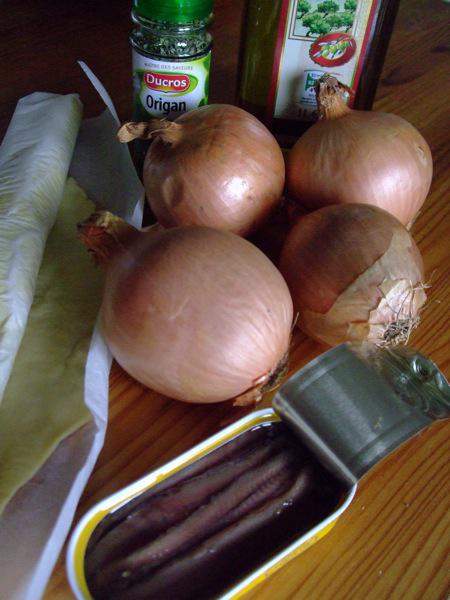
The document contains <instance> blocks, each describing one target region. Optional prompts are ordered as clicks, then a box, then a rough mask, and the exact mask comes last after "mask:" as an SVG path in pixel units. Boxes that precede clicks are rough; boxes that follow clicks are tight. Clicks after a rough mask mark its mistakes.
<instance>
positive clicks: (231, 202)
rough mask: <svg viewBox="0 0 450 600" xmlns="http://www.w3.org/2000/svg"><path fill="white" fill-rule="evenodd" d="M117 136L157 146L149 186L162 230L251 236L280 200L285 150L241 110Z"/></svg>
mask: <svg viewBox="0 0 450 600" xmlns="http://www.w3.org/2000/svg"><path fill="white" fill-rule="evenodd" d="M118 136H119V139H120V140H121V141H123V142H129V141H131V140H133V139H135V138H137V137H139V138H142V139H149V138H152V139H153V140H154V141H153V143H152V144H151V145H150V148H149V150H148V152H147V155H146V157H145V161H144V172H143V180H144V187H145V191H146V195H147V199H148V201H149V204H150V206H151V208H152V210H153V213H154V214H155V216H156V218H157V219H158V221H159V222H160V223H161V225H163V226H164V227H174V226H178V225H206V226H209V227H214V228H215V229H221V230H224V231H231V232H233V233H236V234H238V235H248V234H250V233H252V232H254V231H256V230H257V229H258V227H259V226H260V225H261V224H262V223H264V221H265V220H266V219H267V218H268V216H269V215H270V213H271V212H272V210H273V209H274V207H275V206H276V205H277V204H278V202H279V200H280V198H281V194H282V191H283V186H284V177H285V166H284V159H283V155H282V152H281V149H280V147H279V146H278V143H277V142H276V140H275V138H274V137H273V135H272V134H271V133H270V132H269V130H268V129H267V128H266V127H265V126H264V125H263V124H262V123H260V122H259V121H258V120H257V119H256V118H255V117H253V115H250V114H249V113H248V112H246V111H244V110H242V109H240V108H237V107H236V106H231V105H227V104H211V105H209V106H202V107H201V108H197V109H195V110H192V111H190V112H188V113H185V114H183V115H182V116H181V117H178V119H176V120H175V121H174V122H170V121H166V120H159V119H153V120H151V121H149V122H148V123H126V124H125V125H123V126H122V127H121V129H120V130H119V133H118Z"/></svg>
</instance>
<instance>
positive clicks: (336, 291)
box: [280, 204, 426, 346]
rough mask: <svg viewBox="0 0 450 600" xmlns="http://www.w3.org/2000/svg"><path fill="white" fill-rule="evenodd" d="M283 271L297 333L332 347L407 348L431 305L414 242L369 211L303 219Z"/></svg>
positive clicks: (331, 209)
mask: <svg viewBox="0 0 450 600" xmlns="http://www.w3.org/2000/svg"><path fill="white" fill-rule="evenodd" d="M280 270H281V272H282V274H283V275H284V277H285V279H286V281H287V283H288V286H289V289H290V290H291V294H292V298H293V301H294V308H295V310H296V311H298V321H297V324H298V326H299V327H300V328H301V329H302V330H303V331H305V333H307V334H308V335H310V336H311V337H313V338H315V339H317V340H320V341H322V342H325V343H327V344H330V345H335V344H339V343H341V342H344V341H347V340H349V341H364V340H368V341H370V342H374V343H376V344H379V345H382V346H383V345H394V344H397V343H400V342H406V341H407V340H408V337H409V334H410V332H411V331H412V329H413V328H414V327H416V326H417V325H418V323H419V311H420V308H421V307H422V305H423V304H424V302H425V300H426V294H425V291H424V285H423V284H422V282H423V278H424V274H423V264H422V258H421V255H420V253H419V250H418V248H417V246H416V244H415V243H414V240H413V239H412V237H411V235H410V234H409V232H408V231H407V229H406V228H405V227H404V226H403V225H402V224H401V223H400V222H399V221H398V220H397V219H396V218H395V217H393V216H392V215H390V214H389V213H387V212H386V211H384V210H381V209H379V208H376V207H374V206H368V205H366V204H348V205H344V206H328V207H325V208H321V209H319V210H317V211H314V212H312V213H309V214H307V215H304V216H302V217H300V218H299V219H298V221H297V222H296V224H295V225H294V227H293V229H292V230H291V232H290V233H289V235H288V237H287V239H286V242H285V245H284V247H283V251H282V255H281V259H280Z"/></svg>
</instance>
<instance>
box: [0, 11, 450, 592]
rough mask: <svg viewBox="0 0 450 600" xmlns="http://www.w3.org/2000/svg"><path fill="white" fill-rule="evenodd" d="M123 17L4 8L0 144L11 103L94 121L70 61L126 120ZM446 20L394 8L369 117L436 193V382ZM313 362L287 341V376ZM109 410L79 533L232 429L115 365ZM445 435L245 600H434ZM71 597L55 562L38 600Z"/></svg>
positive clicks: (219, 32)
mask: <svg viewBox="0 0 450 600" xmlns="http://www.w3.org/2000/svg"><path fill="white" fill-rule="evenodd" d="M130 4H131V3H130V2H127V1H124V0H122V1H120V2H119V1H116V0H96V2H90V1H89V0H78V1H77V2H67V3H66V2H58V1H57V0H46V1H45V2H44V0H22V1H21V2H12V0H4V2H3V3H2V4H1V6H0V22H1V24H2V38H1V42H0V43H1V46H0V59H1V64H2V80H1V87H0V109H1V110H0V135H1V136H3V133H4V131H5V129H6V126H7V124H8V122H9V120H10V118H11V115H12V112H13V109H14V106H15V104H16V102H17V100H18V99H19V98H20V97H21V96H24V95H26V94H28V93H31V92H34V91H36V90H40V91H50V92H59V93H68V92H79V93H80V95H81V98H82V100H83V103H84V105H85V116H93V115H96V114H98V113H99V112H100V110H102V108H103V107H102V104H101V101H100V100H99V99H98V98H97V96H96V94H95V92H94V91H93V90H92V88H91V87H90V84H89V83H88V82H87V81H86V79H85V76H84V75H83V74H82V72H81V71H80V69H79V67H78V66H77V64H76V62H75V61H76V60H77V59H83V60H85V61H86V62H87V63H88V64H89V65H90V67H91V68H92V69H93V70H94V71H95V73H96V74H97V75H98V76H99V77H100V78H101V80H102V81H103V83H104V84H105V86H106V87H107V89H108V90H109V91H110V93H111V95H112V97H113V100H114V102H115V104H116V107H117V109H118V112H119V114H120V116H121V118H123V119H127V118H129V117H130V106H131V101H130V100H131V83H130V49H129V45H128V34H129V31H130V19H129V8H130V6H129V5H130ZM242 4H243V2H241V0H216V3H215V13H216V18H215V22H214V25H213V27H212V32H213V35H214V39H215V47H214V64H213V73H212V80H211V86H212V89H211V101H212V102H217V101H221V102H233V100H234V97H235V81H236V73H237V58H238V39H239V31H240V22H241V12H242ZM449 18H450V6H449V5H448V4H446V3H445V2H443V1H442V0H428V1H427V2H425V0H403V2H402V4H401V7H400V13H399V16H398V19H397V22H396V25H395V30H394V34H393V37H392V41H391V44H390V48H389V52H388V56H387V59H386V62H385V66H384V70H383V75H382V78H381V82H380V85H379V88H378V94H377V100H376V105H375V108H376V109H377V110H386V111H392V112H395V113H397V114H399V115H401V116H403V117H405V118H406V119H408V120H409V121H410V122H411V123H413V124H414V125H415V126H416V127H417V128H418V129H419V130H420V131H421V132H422V134H423V135H424V136H425V138H426V139H427V140H428V142H429V144H430V146H431V149H432V153H433V157H434V169H435V174H434V180H433V185H432V188H431V192H430V195H429V197H428V199H427V201H426V203H425V206H424V208H423V210H422V212H421V214H420V216H419V218H418V220H417V222H416V223H415V225H414V228H413V235H414V237H415V239H416V241H417V243H418V245H419V248H420V250H421V251H422V253H423V257H424V260H425V267H426V276H427V281H428V282H429V283H430V284H431V288H430V289H429V290H428V295H429V300H428V304H427V306H426V309H425V310H424V312H423V319H422V323H421V325H420V327H419V329H418V330H417V331H416V332H415V333H414V335H413V336H412V338H411V341H410V345H412V346H413V347H415V348H417V349H418V350H420V351H422V352H423V353H424V354H427V355H428V356H429V357H431V358H432V359H433V360H434V361H435V362H436V363H437V364H438V365H439V366H440V368H441V369H442V370H443V371H444V372H445V373H446V375H447V376H449V375H450V344H449V319H448V315H449V310H448V306H449V303H448V298H449V293H450V282H449V279H450V270H449V264H450V261H449V240H450V226H449V211H448V190H449V189H450V178H449V170H448V168H447V165H448V162H447V161H448V150H449V143H448V142H449V129H448V123H449V113H448V110H447V109H448V102H449V97H450V81H449V78H448V67H449V62H448V53H449V49H450V48H449V38H448V22H449ZM446 119H447V122H446ZM323 350H325V348H324V347H322V346H320V345H319V344H317V343H315V342H313V341H311V340H309V339H306V337H305V336H304V335H302V334H300V333H297V334H296V336H295V340H294V347H293V352H292V359H291V371H293V370H295V369H297V368H299V367H300V366H302V365H304V364H305V363H306V362H308V361H309V360H310V359H312V358H313V357H314V356H316V355H317V354H319V353H320V352H322V351H323ZM110 397H111V400H110V423H109V428H108V433H107V437H106V443H105V447H104V449H103V451H102V453H101V455H100V458H99V461H98V464H97V467H96V469H95V471H94V473H93V475H92V477H91V479H90V482H89V484H88V486H87V489H86V491H85V493H84V496H83V498H82V500H81V502H80V506H79V510H78V513H77V517H76V518H77V519H78V518H79V517H80V516H81V515H82V514H83V513H84V512H85V511H86V510H87V509H88V508H89V507H90V506H91V505H92V504H93V503H94V502H96V501H98V500H99V499H101V498H103V497H104V496H106V495H108V494H110V493H111V492H113V491H114V490H117V489H118V488H119V487H121V486H123V485H125V484H127V483H128V482H131V481H132V480H134V479H136V478H138V477H139V476H141V475H142V474H144V473H146V472H148V471H149V470H151V469H152V468H153V467H155V466H156V465H159V464H161V463H163V462H165V461H166V460H168V459H169V458H171V457H173V456H175V455H176V454H179V453H180V452H182V451H183V450H185V449H187V448H189V447H190V446H192V445H193V444H195V443H197V442H198V441H200V440H202V439H204V438H205V437H207V436H208V435H210V434H212V433H213V432H215V431H217V430H218V429H219V428H220V427H221V423H223V421H224V420H227V419H234V418H237V417H238V416H239V414H237V413H236V412H235V409H233V408H231V406H230V405H229V404H228V403H225V404H221V405H217V406H208V407H202V406H190V405H187V404H182V403H179V402H174V401H171V400H168V399H165V398H163V397H161V396H158V395H157V394H155V393H153V392H151V391H149V390H147V389H145V388H143V387H142V386H141V385H139V384H137V383H136V382H134V381H133V380H131V379H130V378H129V377H128V376H127V375H126V374H125V373H124V372H123V371H122V370H121V369H120V368H119V367H118V366H117V365H114V366H113V369H112V373H111V394H110ZM268 401H269V399H267V400H266V401H265V403H264V404H265V405H266V404H267V403H268ZM449 433H450V423H449V422H448V421H447V422H443V423H440V424H436V425H434V426H433V427H431V428H430V429H429V430H428V431H426V432H425V433H422V434H420V435H418V436H417V437H416V438H415V439H413V440H412V441H410V442H409V443H407V444H406V445H404V446H403V447H402V448H401V449H400V450H398V451H397V452H396V453H395V454H394V455H392V456H391V457H389V458H388V459H386V460H385V461H384V462H383V463H382V464H380V465H378V466H377V467H376V468H374V469H373V470H372V471H371V472H370V473H369V474H368V475H367V476H366V477H365V478H364V479H363V481H362V483H361V485H360V488H359V492H358V495H357V498H356V500H355V501H354V502H353V504H352V505H351V507H350V509H349V510H348V511H347V512H346V513H345V514H344V516H343V517H342V518H341V519H340V521H339V522H338V524H337V526H336V527H335V529H334V530H333V531H332V532H331V533H330V534H329V535H328V536H326V537H325V538H324V539H323V540H322V541H320V542H319V543H318V544H316V545H315V546H314V547H312V548H311V549H310V550H308V551H307V553H306V554H303V555H301V556H300V557H298V558H297V559H295V560H293V561H292V562H291V563H290V564H289V565H287V566H285V567H284V568H283V569H282V570H281V571H279V572H278V573H276V574H275V575H274V576H272V577H271V578H270V579H268V581H267V582H266V583H265V584H264V585H261V586H259V587H258V588H257V589H256V590H255V591H254V592H251V593H249V594H248V595H247V596H246V599H248V600H250V599H258V600H265V599H267V600H269V599H270V600H273V599H277V600H283V599H287V598H298V599H301V598H304V599H307V600H316V599H317V600H328V599H329V600H331V599H333V600H337V599H342V600H344V599H345V600H348V599H351V598H356V599H365V600H369V599H371V600H382V599H389V600H394V599H398V600H400V599H401V600H404V599H408V600H413V599H417V600H419V599H420V600H424V599H428V600H437V599H440V598H444V597H445V596H446V593H447V594H448V592H449V577H448V572H449V567H450V563H449V561H448V556H447V550H448V539H449V538H448V535H449V520H450V512H449V510H448V509H449V503H448V498H449V491H450V489H449V480H450V479H449V470H448V462H447V457H448V450H449ZM71 597H72V595H71V592H70V590H69V587H68V584H67V581H66V577H65V570H64V562H63V555H61V558H60V560H59V562H58V564H57V566H56V569H55V571H54V574H53V576H52V578H51V580H50V582H49V585H48V589H47V592H46V595H45V598H46V600H60V599H63V598H64V599H66V598H71ZM5 600H7V599H5ZM164 600H165V599H164Z"/></svg>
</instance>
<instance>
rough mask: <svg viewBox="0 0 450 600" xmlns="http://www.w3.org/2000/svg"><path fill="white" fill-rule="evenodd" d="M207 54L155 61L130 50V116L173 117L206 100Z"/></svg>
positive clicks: (146, 117) (205, 102)
mask: <svg viewBox="0 0 450 600" xmlns="http://www.w3.org/2000/svg"><path fill="white" fill-rule="evenodd" d="M210 61H211V54H210V53H208V54H206V55H205V56H202V57H200V58H197V59H195V60H190V61H179V60H174V61H170V60H164V61H159V60H155V59H153V58H150V57H147V56H143V55H141V54H139V53H138V52H136V50H133V91H134V101H133V118H134V119H135V120H145V119H149V118H168V119H175V118H176V117H178V116H179V115H181V114H183V113H185V112H187V111H189V110H192V109H194V108H197V107H199V106H203V105H204V104H207V103H208V83H209V67H210Z"/></svg>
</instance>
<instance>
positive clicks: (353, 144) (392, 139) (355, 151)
mask: <svg viewBox="0 0 450 600" xmlns="http://www.w3.org/2000/svg"><path fill="white" fill-rule="evenodd" d="M346 90H348V88H346V87H345V86H343V85H342V84H340V83H339V82H338V81H337V80H336V79H335V78H334V77H332V76H330V75H327V76H324V77H323V78H322V79H321V80H319V84H318V88H317V98H318V105H319V114H320V120H319V121H318V122H317V123H315V124H314V125H313V126H312V127H311V128H310V129H309V130H308V131H307V132H306V133H305V134H304V135H303V136H302V137H301V138H300V139H299V140H298V141H297V142H296V144H295V145H294V147H293V148H292V150H291V152H290V154H289V157H288V160H287V169H286V178H287V188H288V193H289V195H290V196H291V197H292V198H294V199H295V200H297V201H298V202H299V203H300V204H302V205H303V206H305V207H306V208H308V209H313V210H314V209H316V208H319V207H321V206H328V205H330V204H348V203H362V204H373V205H374V206H379V207H380V208H383V209H384V210H387V211H388V212H390V213H391V214H393V215H394V216H395V217H397V218H398V219H399V220H400V221H401V222H402V223H403V224H404V225H408V224H410V223H411V222H412V220H413V219H414V217H415V216H416V214H417V212H418V211H419V209H420V207H421V206H422V204H423V203H424V201H425V198H426V196H427V194H428V190H429V189H430V184H431V178H432V173H433V165H432V158H431V152H430V148H429V147H428V144H427V142H426V141H425V140H424V138H423V137H422V135H421V134H420V133H419V132H418V131H417V129H415V128H414V127H413V126H412V125H411V124H410V123H408V122H407V121H405V120H404V119H402V118H401V117H398V116H396V115H393V114H388V113H382V112H372V111H358V110H351V109H350V108H348V106H347V105H346V104H345V102H344V100H343V98H342V93H343V91H346Z"/></svg>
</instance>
